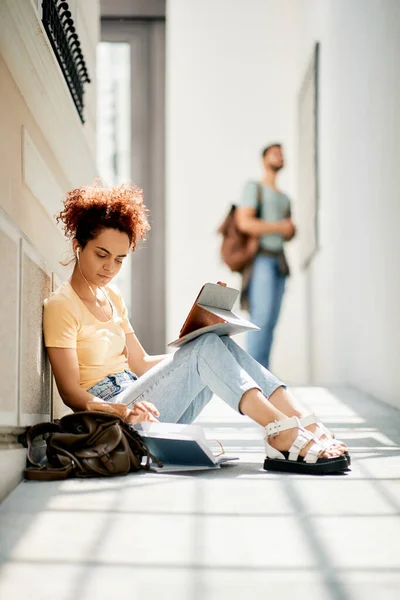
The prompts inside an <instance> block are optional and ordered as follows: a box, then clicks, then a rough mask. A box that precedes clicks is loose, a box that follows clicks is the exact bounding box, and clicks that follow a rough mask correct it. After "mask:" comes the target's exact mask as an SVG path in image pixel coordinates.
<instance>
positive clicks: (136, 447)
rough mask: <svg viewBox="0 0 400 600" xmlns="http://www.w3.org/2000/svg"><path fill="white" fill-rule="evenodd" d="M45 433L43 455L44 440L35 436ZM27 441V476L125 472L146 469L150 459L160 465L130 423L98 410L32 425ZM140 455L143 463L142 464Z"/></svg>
mask: <svg viewBox="0 0 400 600" xmlns="http://www.w3.org/2000/svg"><path fill="white" fill-rule="evenodd" d="M46 434H48V435H47V438H46V455H45V456H43V454H44V453H43V442H42V445H41V446H38V445H35V444H34V440H35V438H37V437H38V436H40V435H42V436H43V435H46ZM27 444H28V464H29V465H30V466H28V467H27V468H26V469H25V471H24V475H25V478H26V479H36V480H41V481H53V480H56V479H67V478H68V477H99V476H103V477H104V476H113V475H125V474H126V473H129V472H130V471H138V470H139V469H141V468H144V469H148V468H149V466H150V459H153V461H154V462H156V463H157V464H158V465H159V466H162V463H160V461H158V460H157V459H156V458H155V457H154V456H153V455H152V454H150V452H149V450H148V449H147V446H146V445H145V443H144V442H143V440H142V438H141V436H140V435H139V434H138V433H137V432H136V431H135V430H134V429H133V427H132V426H131V425H128V424H127V423H125V422H124V421H123V420H122V419H120V418H119V417H118V416H116V415H113V414H110V413H105V412H99V411H84V412H77V413H74V414H70V415H66V416H65V417H62V419H60V421H58V422H54V423H40V424H38V425H33V426H32V427H30V428H29V429H28V432H27ZM40 454H42V456H40ZM143 457H146V463H145V465H144V466H143V467H142V459H143Z"/></svg>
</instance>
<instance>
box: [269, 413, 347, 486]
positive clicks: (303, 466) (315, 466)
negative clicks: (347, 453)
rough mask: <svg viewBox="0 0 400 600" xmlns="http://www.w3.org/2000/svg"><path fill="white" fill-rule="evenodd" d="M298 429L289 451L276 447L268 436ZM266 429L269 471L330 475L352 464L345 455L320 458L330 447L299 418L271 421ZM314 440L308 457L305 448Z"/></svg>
mask: <svg viewBox="0 0 400 600" xmlns="http://www.w3.org/2000/svg"><path fill="white" fill-rule="evenodd" d="M294 428H298V430H299V431H298V435H297V437H296V439H295V440H294V442H293V444H292V446H291V448H290V450H289V451H288V452H283V451H280V450H276V449H275V448H273V447H272V446H271V445H270V444H269V442H268V438H270V437H275V436H277V435H278V434H279V433H281V431H286V430H287V429H294ZM265 432H266V437H265V442H266V447H267V456H266V459H265V461H264V469H265V470H267V471H285V472H289V473H304V474H307V473H308V474H309V475H328V474H331V473H341V472H343V471H345V470H346V469H347V468H348V463H347V460H346V459H345V457H344V456H335V457H331V458H325V457H320V455H321V454H322V453H323V452H325V450H326V449H327V448H326V445H325V443H321V442H320V441H319V440H317V438H316V437H315V436H314V435H313V434H312V433H311V432H310V431H307V430H306V429H304V428H303V427H302V426H301V424H300V421H299V419H298V418H297V417H291V418H290V419H284V420H283V421H273V422H272V423H268V425H266V427H265ZM310 442H314V443H313V444H312V445H311V447H310V448H309V450H308V452H307V454H306V455H305V456H304V457H302V456H300V452H301V451H302V449H303V448H304V447H305V446H307V444H309V443H310Z"/></svg>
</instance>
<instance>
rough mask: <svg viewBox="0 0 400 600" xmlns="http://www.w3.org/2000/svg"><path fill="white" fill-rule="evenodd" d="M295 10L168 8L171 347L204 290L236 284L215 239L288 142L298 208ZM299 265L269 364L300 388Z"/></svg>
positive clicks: (281, 5)
mask: <svg viewBox="0 0 400 600" xmlns="http://www.w3.org/2000/svg"><path fill="white" fill-rule="evenodd" d="M298 11H299V3H298V1H297V0H285V1H282V0H235V1H234V2H232V0H202V1H201V2H198V1H197V0H169V2H168V5H167V219H168V222H167V261H166V263H167V265H168V273H167V285H168V288H167V302H168V310H167V331H168V339H170V340H172V339H174V338H175V337H176V335H177V333H178V331H179V329H180V327H181V326H182V323H183V320H184V317H185V316H186V313H187V311H188V309H189V308H190V306H191V304H192V302H193V300H194V298H195V296H196V294H197V292H198V290H199V289H200V286H201V285H202V284H203V283H204V282H206V281H217V280H225V281H227V282H228V283H229V284H231V285H234V286H235V285H238V284H239V280H238V279H237V276H235V275H232V274H231V273H230V272H229V271H228V270H227V269H226V268H225V267H224V266H223V265H222V264H221V262H220V261H219V251H218V248H219V243H220V239H219V237H218V236H217V235H216V233H215V232H216V229H217V227H218V224H219V222H220V221H221V220H222V218H223V216H224V215H225V212H226V211H227V209H228V207H229V205H230V204H231V203H232V202H234V201H237V200H238V198H239V196H240V193H241V189H242V186H243V184H244V182H245V181H246V179H248V178H257V177H259V176H260V173H261V171H260V164H259V153H260V150H261V148H262V147H263V146H265V145H266V144H267V143H268V142H269V141H273V140H278V141H279V140H280V141H282V142H283V144H284V147H285V152H286V155H287V168H286V169H285V170H284V172H283V173H282V176H281V180H280V185H281V187H282V189H284V190H285V191H286V192H288V193H289V194H290V195H291V196H292V197H293V199H294V201H295V197H296V193H295V192H296V113H295V110H296V103H295V101H296V94H297V88H296V86H297V81H298V77H297V68H298V65H297V53H296V51H297V29H298V25H297V23H298ZM295 211H296V206H295V204H294V213H295ZM290 254H292V255H293V254H296V252H295V242H293V244H292V248H291V249H290ZM292 258H293V257H292ZM292 263H293V271H294V276H293V277H292V278H291V280H290V282H289V286H288V288H289V289H288V294H287V296H286V299H285V305H284V309H283V314H282V319H281V323H280V326H279V330H278V332H277V343H276V345H275V348H274V354H273V357H272V362H273V368H274V370H276V372H277V373H279V375H280V376H281V377H284V378H285V379H287V380H289V381H294V382H299V383H300V382H303V381H304V380H305V373H306V368H305V346H304V337H305V336H304V318H303V312H304V307H303V304H302V298H303V296H302V285H303V282H302V279H301V277H299V275H298V273H297V271H296V260H295V258H293V259H292Z"/></svg>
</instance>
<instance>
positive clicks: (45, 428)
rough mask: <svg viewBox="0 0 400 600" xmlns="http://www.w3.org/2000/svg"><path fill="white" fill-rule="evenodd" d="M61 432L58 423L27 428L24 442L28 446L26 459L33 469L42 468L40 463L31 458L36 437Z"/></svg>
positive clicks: (39, 424)
mask: <svg viewBox="0 0 400 600" xmlns="http://www.w3.org/2000/svg"><path fill="white" fill-rule="evenodd" d="M59 431H61V427H60V425H59V424H58V423H50V422H48V423H38V424H37V425H32V427H29V429H28V431H27V433H26V442H27V444H28V453H27V458H28V460H29V462H30V463H31V464H32V465H34V466H35V467H42V465H41V464H40V463H38V462H37V461H35V460H34V458H33V448H34V446H33V442H34V440H35V439H36V438H37V437H38V435H43V434H45V433H55V432H59Z"/></svg>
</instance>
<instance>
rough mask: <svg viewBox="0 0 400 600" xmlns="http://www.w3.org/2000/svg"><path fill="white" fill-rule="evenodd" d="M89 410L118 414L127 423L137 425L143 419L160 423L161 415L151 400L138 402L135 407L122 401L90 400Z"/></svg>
mask: <svg viewBox="0 0 400 600" xmlns="http://www.w3.org/2000/svg"><path fill="white" fill-rule="evenodd" d="M87 410H99V411H101V412H108V413H111V414H113V415H117V416H118V417H120V418H121V419H122V420H123V421H125V422H126V423H130V424H131V425H135V424H136V423H140V422H141V421H153V422H154V423H158V419H157V418H156V417H159V416H160V413H159V412H158V410H157V408H156V407H155V406H154V404H152V403H151V402H136V403H135V404H134V406H133V408H128V406H126V404H122V403H120V402H104V401H102V400H99V399H96V400H89V402H88V403H87Z"/></svg>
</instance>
